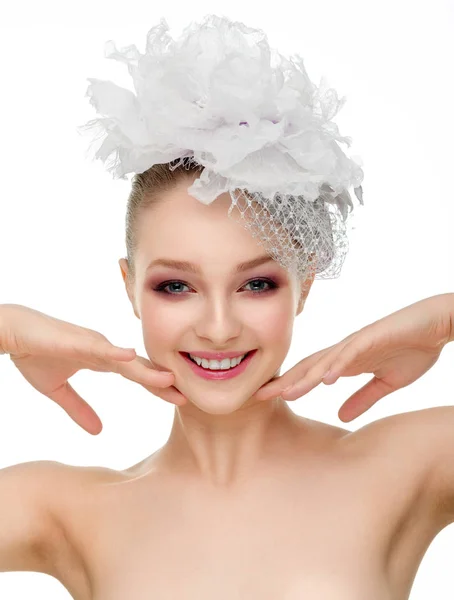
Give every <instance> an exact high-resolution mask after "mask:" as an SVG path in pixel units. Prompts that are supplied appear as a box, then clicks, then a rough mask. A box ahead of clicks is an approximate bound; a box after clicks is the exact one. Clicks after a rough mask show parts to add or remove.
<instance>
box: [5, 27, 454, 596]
mask: <svg viewBox="0 0 454 600" xmlns="http://www.w3.org/2000/svg"><path fill="white" fill-rule="evenodd" d="M231 25H232V24H230V23H227V22H226V21H225V20H222V19H217V18H213V19H211V20H208V21H207V22H206V23H205V24H204V26H203V27H202V28H201V29H200V30H197V31H196V32H195V35H192V34H191V32H190V31H188V32H187V33H188V36H187V38H186V39H185V40H184V43H179V44H173V43H171V42H170V41H169V40H168V39H167V38H166V35H165V31H164V29H165V28H164V25H162V26H159V27H158V28H156V29H155V30H154V31H152V32H150V33H149V35H148V37H147V55H146V56H145V57H141V56H140V53H138V51H137V49H136V48H135V47H134V46H129V47H128V48H126V49H125V50H124V52H123V53H121V52H118V51H117V50H116V49H115V48H114V49H113V50H112V48H110V50H111V55H112V56H113V57H115V58H118V57H120V58H121V59H122V60H124V61H125V62H126V63H128V66H129V70H130V73H131V74H132V75H133V76H134V77H135V89H136V91H137V97H136V96H134V94H132V92H130V91H126V90H122V89H121V88H119V87H118V86H115V85H113V84H111V83H110V82H100V81H94V80H93V82H92V85H91V87H90V93H91V99H92V101H93V103H94V104H95V105H97V107H98V108H99V112H100V113H101V114H102V118H101V119H99V120H98V121H99V123H100V124H102V126H104V127H105V128H106V131H107V138H106V140H105V141H104V143H103V145H102V146H101V148H100V150H99V151H98V155H99V157H101V158H103V159H106V158H107V157H108V156H109V155H110V154H111V153H112V152H113V153H115V154H116V159H115V160H116V162H115V164H114V171H116V174H117V175H119V176H122V175H124V174H125V173H128V172H132V171H135V172H136V175H135V177H134V181H133V189H132V192H131V196H130V199H129V205H128V216H127V249H128V255H127V258H126V259H124V258H122V259H121V260H120V269H121V275H122V278H123V281H124V283H125V289H126V292H127V294H128V297H129V300H130V302H131V308H132V310H133V311H134V314H135V315H136V317H137V318H138V319H140V322H141V326H142V331H143V339H144V342H145V348H146V353H147V356H148V358H144V357H140V356H136V355H135V352H134V351H132V350H125V349H120V348H116V347H114V346H112V345H111V344H110V342H109V341H108V340H107V339H106V337H105V336H103V335H102V334H101V333H99V332H97V331H94V330H91V329H87V328H84V327H80V326H77V325H74V324H71V323H67V322H64V321H61V320H58V319H53V318H52V317H50V316H48V315H45V314H43V313H39V312H38V311H34V310H33V309H29V308H27V307H24V306H20V305H14V304H12V305H3V306H0V348H1V350H2V352H3V353H6V354H8V355H10V357H11V359H12V360H13V362H14V364H15V366H16V367H17V368H18V369H19V370H20V372H21V373H22V374H23V375H24V377H25V378H26V379H27V380H28V381H29V382H30V384H31V385H32V386H34V387H35V388H36V389H37V390H38V391H39V392H41V393H42V394H44V395H45V396H47V397H48V398H50V399H51V400H53V401H54V402H57V403H58V404H59V405H60V406H62V407H63V408H64V410H66V411H67V413H68V414H69V415H70V416H71V417H72V418H73V419H74V421H75V422H76V423H78V424H79V425H80V426H81V427H83V428H84V429H85V430H86V431H88V432H90V433H92V434H97V433H99V432H100V430H101V427H102V425H101V422H100V420H99V418H98V416H97V415H96V414H95V413H94V411H93V410H92V409H91V407H90V406H89V405H88V404H87V403H86V402H84V400H83V399H82V398H81V397H80V396H79V395H78V394H77V392H76V391H75V390H74V389H73V388H72V387H71V385H70V384H69V382H68V379H69V378H70V377H71V376H72V375H74V373H76V372H77V371H78V370H80V369H87V368H88V369H93V370H98V371H114V372H117V373H119V374H121V375H123V376H124V377H126V378H128V379H130V380H133V381H136V382H138V383H139V384H140V385H142V386H144V387H145V388H147V389H149V390H150V391H151V392H153V394H155V395H157V396H159V397H160V398H162V399H164V400H165V401H168V402H171V403H174V404H175V416H174V422H173V426H172V429H171V431H170V434H169V437H168V440H167V441H166V443H165V444H164V445H163V446H162V447H161V448H160V449H159V450H158V451H157V452H155V453H154V454H152V455H151V456H149V457H146V458H144V460H142V461H141V462H140V463H138V464H136V465H132V466H131V467H129V468H127V469H124V470H122V471H114V470H112V469H107V468H102V467H91V468H83V467H74V466H70V465H65V464H62V463H57V462H53V461H36V462H30V463H25V464H18V465H14V466H11V467H8V468H5V469H3V470H1V471H0V570H2V571H13V570H15V571H18V570H24V571H38V572H43V573H47V574H50V575H52V576H54V577H55V578H57V579H58V580H59V581H61V582H62V584H63V585H64V586H65V587H66V588H67V589H68V591H69V592H70V593H71V594H72V596H73V597H74V598H75V599H76V600H124V599H125V598H131V599H133V600H151V599H159V600H167V599H168V600H170V599H175V598H179V599H180V598H184V599H185V600H189V599H194V600H213V599H216V600H234V599H238V600H239V599H241V600H246V599H247V600H259V599H260V600H277V599H279V600H300V599H301V598H307V599H309V598H310V599H315V598H317V600H322V599H323V600H324V599H329V600H344V599H345V600H347V599H348V600H356V599H358V600H364V599H365V598H367V599H368V600H404V599H405V598H408V595H409V592H410V589H411V585H412V581H413V579H414V577H415V574H416V571H417V568H418V565H419V564H420V561H421V559H422V557H423V555H424V553H425V551H426V549H427V548H428V546H429V544H430V543H431V541H432V540H433V539H434V537H435V536H436V535H437V533H438V532H439V531H440V530H441V529H442V528H443V527H445V526H446V525H447V524H449V523H451V522H452V521H453V515H454V467H453V464H454V461H453V460H452V456H453V453H454V442H453V439H454V438H453V435H452V430H453V426H454V407H437V408H431V409H427V410H421V411H416V412H413V413H409V414H400V415H396V416H392V417H388V418H385V419H381V420H379V421H376V422H374V423H371V424H369V425H367V426H366V427H363V428H360V429H359V430H357V431H355V432H351V431H349V430H348V429H344V428H340V427H333V426H330V425H326V424H325V423H322V422H317V421H313V420H310V419H306V418H304V417H301V416H298V415H296V414H295V413H293V411H291V410H290V408H289V406H288V404H287V402H286V400H289V399H296V398H297V397H299V396H301V395H302V394H303V393H305V392H307V391H309V390H310V389H312V388H313V387H315V386H316V385H318V384H319V383H321V382H322V381H323V377H324V376H326V378H325V379H324V381H325V382H326V383H332V382H334V381H335V380H336V378H337V377H339V376H350V375H357V374H359V373H362V372H370V373H374V379H373V380H372V381H371V382H370V383H369V384H367V385H366V386H365V387H364V388H363V389H362V390H360V391H359V392H357V393H356V394H354V395H353V396H352V397H351V398H350V399H349V400H348V401H347V402H346V403H345V404H344V406H343V407H342V408H341V411H340V416H341V418H342V419H343V420H344V421H348V420H350V419H351V418H354V416H357V415H359V414H361V413H362V412H364V411H365V410H367V408H368V407H369V406H371V405H372V404H373V403H374V402H376V401H377V400H379V399H380V398H382V397H383V396H385V395H386V394H389V393H391V392H392V391H393V390H396V389H398V388H399V387H403V386H405V385H409V384H410V383H411V382H413V381H415V380H416V379H417V378H418V377H420V376H421V375H422V374H423V373H424V372H426V371H427V370H428V369H429V368H430V367H431V366H432V365H433V364H434V363H435V362H436V360H437V359H438V357H439V355H440V353H441V351H442V349H443V347H444V346H445V345H446V344H447V343H448V342H449V341H452V339H453V326H452V322H453V319H452V315H453V313H454V302H453V294H442V295H439V296H434V297H432V298H429V299H427V300H424V301H422V302H418V303H416V304H414V305H412V306H410V307H407V308H405V309H402V310H401V311H398V312H397V313H394V314H393V315H390V316H389V317H386V318H384V319H382V320H380V321H377V322H376V323H374V324H372V325H370V326H368V327H365V328H364V329H361V330H359V331H357V332H355V333H354V334H352V335H351V336H348V338H346V339H345V340H342V341H341V342H340V343H339V344H336V345H334V346H332V347H330V348H326V349H324V350H322V351H320V352H317V353H316V354H314V355H312V356H309V357H307V358H305V359H304V360H302V361H301V362H300V363H298V364H297V365H296V366H295V367H294V368H293V369H291V370H290V371H289V372H288V373H285V374H284V375H283V376H282V377H281V376H280V375H279V373H280V368H281V365H282V363H283V361H284V359H285V357H286V354H287V351H288V349H289V346H290V343H291V338H292V332H293V325H294V320H295V318H296V317H297V316H298V315H299V314H300V313H301V312H302V310H303V309H304V304H305V301H306V299H307V296H308V293H309V292H310V288H311V285H312V282H313V278H314V275H315V272H313V271H311V269H309V268H308V269H306V267H310V266H311V265H315V266H317V269H318V272H320V273H324V272H325V269H326V268H328V267H329V266H330V265H332V264H333V265H335V264H336V260H335V258H336V256H337V250H341V249H342V248H343V247H344V244H343V239H342V235H341V233H342V227H341V222H340V220H339V221H336V220H335V214H334V211H331V212H329V213H328V212H327V211H328V210H330V208H331V207H334V206H335V205H336V207H337V209H338V213H339V214H342V216H344V214H345V211H346V210H347V208H348V205H349V199H350V198H349V196H348V195H347V194H346V191H345V190H346V188H348V187H349V184H353V185H354V186H356V187H355V190H356V192H357V197H358V198H360V199H361V195H360V193H359V192H360V185H359V184H360V183H361V179H362V172H361V170H360V169H358V168H357V165H355V164H354V163H353V162H351V161H349V160H348V159H347V158H346V157H345V156H344V155H343V154H342V153H341V152H340V150H339V148H338V146H337V144H336V142H337V141H345V140H346V139H347V138H341V137H340V135H339V134H338V130H337V127H334V126H333V124H332V123H328V121H329V118H330V116H332V115H334V114H335V112H336V110H337V108H338V106H336V104H337V100H336V99H337V97H336V96H335V94H333V93H332V90H329V91H328V92H327V93H320V94H319V93H318V91H316V88H315V87H314V86H313V85H312V84H311V83H310V81H309V80H308V78H307V74H306V73H305V71H304V68H303V66H302V61H301V60H300V59H298V58H295V59H294V60H292V61H289V60H287V61H285V60H284V61H282V62H281V63H280V66H279V67H277V68H275V67H271V66H270V56H271V53H270V52H269V49H268V48H267V45H266V42H265V40H264V37H263V35H262V34H261V33H260V32H254V31H252V30H250V29H247V28H244V27H243V26H242V25H241V24H238V23H235V24H233V25H232V27H231ZM248 35H250V37H251V38H252V43H247V42H250V41H251V40H247V39H246V37H247V36H248ZM287 78H288V80H287ZM190 155H194V156H195V159H198V160H199V161H200V162H201V164H203V166H204V168H205V169H206V170H205V171H204V172H203V173H202V175H201V177H199V178H197V179H196V176H198V175H199V173H198V172H197V170H196V169H189V170H187V169H186V168H185V166H181V165H180V166H179V167H178V168H175V169H173V170H170V169H169V168H168V164H167V163H169V162H170V161H171V160H175V159H176V158H182V157H188V156H190ZM174 166H175V165H174ZM324 182H326V186H325V183H324ZM235 184H238V185H237V187H238V189H243V188H244V189H245V190H247V191H248V192H251V194H256V196H255V199H256V200H257V201H258V200H260V201H262V200H263V201H265V200H266V199H267V198H268V199H270V202H269V203H267V204H266V206H261V204H260V202H258V203H256V204H255V205H254V206H253V205H252V204H251V205H248V208H249V209H252V210H251V212H249V211H248V214H247V215H246V216H247V218H249V217H250V216H251V215H252V216H254V215H255V217H256V222H255V225H256V227H255V229H254V230H253V231H252V232H251V231H249V230H248V229H246V228H245V227H243V226H242V223H241V222H236V221H235V220H233V219H230V218H229V214H228V209H229V207H230V205H231V200H232V196H231V192H232V190H235V189H236V187H235ZM344 184H345V189H344ZM319 192H320V194H321V195H320V198H321V202H320V203H317V202H318V199H319V197H318V193H319ZM322 192H323V196H322ZM330 194H331V195H330ZM306 196H307V197H306ZM306 201H307V204H306ZM310 201H312V204H313V206H312V208H311V205H310V204H309V202H310ZM325 205H326V206H325ZM281 209H285V210H281ZM254 210H255V213H254ZM302 211H305V212H303V214H302ZM276 215H278V216H280V217H279V219H278V226H277V227H275V228H274V223H273V219H274V217H276ZM295 221H296V223H295ZM270 224H272V225H273V228H271V230H270V229H269V227H268V226H269V225H270ZM293 226H295V227H293ZM299 226H302V229H299ZM258 231H259V232H260V233H261V236H259V238H257V237H256V236H254V235H253V234H251V233H257V232H258ZM286 232H287V233H289V232H290V235H286ZM311 236H312V237H311ZM265 239H267V240H268V242H270V243H271V246H274V244H275V243H277V241H278V239H280V240H281V241H282V240H283V244H282V245H281V246H279V249H278V251H277V253H274V252H271V251H269V252H268V251H266V252H264V248H263V246H262V245H261V244H260V241H265ZM336 244H337V248H336V247H335V246H336ZM271 249H273V250H274V249H275V248H270V247H269V244H268V250H271ZM287 251H289V252H290V251H291V257H292V260H291V261H290V263H292V264H293V262H294V260H293V259H296V261H297V262H298V263H300V262H301V265H300V266H302V267H304V268H301V269H299V270H298V271H295V270H293V269H287V268H286V267H285V264H283V261H282V260H280V259H283V258H286V256H287ZM277 258H279V260H277ZM284 262H285V261H284ZM211 358H217V359H221V362H215V361H214V362H211V361H210V360H209V359H211ZM230 359H233V361H230ZM328 371H331V375H326V373H327V372H328ZM291 384H294V385H295V388H294V390H293V391H290V392H289V393H285V392H284V389H285V388H286V387H288V386H289V385H291Z"/></svg>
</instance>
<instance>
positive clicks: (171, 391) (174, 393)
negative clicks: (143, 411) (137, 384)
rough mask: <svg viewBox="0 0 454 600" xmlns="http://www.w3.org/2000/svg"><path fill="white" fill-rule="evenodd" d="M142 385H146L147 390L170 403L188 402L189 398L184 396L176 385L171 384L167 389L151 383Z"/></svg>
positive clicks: (180, 403)
mask: <svg viewBox="0 0 454 600" xmlns="http://www.w3.org/2000/svg"><path fill="white" fill-rule="evenodd" d="M142 387H144V388H145V389H146V390H147V391H149V392H151V393H152V394H153V395H154V396H157V397H158V398H162V400H165V401H166V402H169V403H170V404H175V405H177V406H183V405H184V404H186V403H187V402H188V399H187V398H186V397H185V396H183V394H182V393H181V392H180V391H179V390H178V389H177V388H176V387H175V386H171V387H168V388H165V389H162V388H155V387H152V386H149V385H143V386H142Z"/></svg>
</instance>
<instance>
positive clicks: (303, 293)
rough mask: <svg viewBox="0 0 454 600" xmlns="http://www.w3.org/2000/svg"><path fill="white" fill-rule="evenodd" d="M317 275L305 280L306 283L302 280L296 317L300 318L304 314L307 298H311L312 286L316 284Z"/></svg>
mask: <svg viewBox="0 0 454 600" xmlns="http://www.w3.org/2000/svg"><path fill="white" fill-rule="evenodd" d="M314 277H315V273H314V274H313V275H311V276H310V277H308V278H307V279H305V280H304V281H302V280H300V281H299V285H300V295H299V299H298V307H297V309H296V315H295V316H298V315H299V314H300V313H302V312H303V308H304V305H305V304H306V300H307V297H308V296H309V292H310V291H311V287H312V284H313V283H314Z"/></svg>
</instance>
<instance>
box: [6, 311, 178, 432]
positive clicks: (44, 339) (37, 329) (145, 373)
mask: <svg viewBox="0 0 454 600" xmlns="http://www.w3.org/2000/svg"><path fill="white" fill-rule="evenodd" d="M0 317H1V318H0V320H1V331H0V351H3V352H4V353H6V354H9V355H10V358H11V360H12V361H13V362H14V364H15V366H16V367H17V368H18V369H19V371H20V372H21V374H22V375H23V376H24V377H25V379H26V380H27V381H28V382H29V383H30V384H31V385H32V386H33V387H34V388H35V389H36V390H38V392H41V394H43V395H44V396H47V397H48V398H50V399H51V400H53V401H54V402H56V403H57V404H59V405H60V406H61V407H62V408H63V409H64V410H65V411H66V412H67V414H68V415H69V416H70V417H71V418H72V419H73V421H75V422H76V423H77V424H78V425H80V427H82V429H85V430H86V431H87V432H88V433H91V434H93V435H96V434H98V433H100V432H101V430H102V423H101V420H100V419H99V417H98V415H97V414H96V412H95V411H94V410H93V409H92V408H91V406H90V405H89V404H87V402H85V400H83V398H81V397H80V396H79V394H78V393H77V392H76V391H75V390H74V388H73V387H72V386H71V385H70V384H69V383H68V379H69V378H70V377H72V375H74V374H75V373H77V371H80V370H81V369H91V370H92V371H103V372H114V373H118V374H120V375H122V376H123V377H126V379H130V380H131V381H135V382H137V383H139V384H141V385H142V386H143V387H145V388H146V389H147V390H149V391H151V392H152V393H156V394H159V397H161V398H163V399H164V400H166V401H168V402H171V403H173V404H177V405H181V404H184V403H185V402H186V399H185V398H184V396H183V395H182V394H180V393H179V391H178V390H177V389H176V388H174V387H173V386H172V384H173V383H174V378H175V376H174V374H173V373H169V372H163V371H159V370H157V369H154V368H153V365H152V363H151V362H149V361H147V360H145V359H142V358H141V357H139V356H137V355H136V353H135V350H134V349H132V348H131V349H125V348H120V347H118V346H114V345H113V344H111V343H110V342H109V340H108V339H107V338H106V337H105V336H104V335H102V334H101V333H99V332H97V331H94V330H93V329H87V328H86V327H80V326H78V325H74V324H72V323H68V322H67V321H62V320H60V319H56V318H54V317H51V316H49V315H46V314H44V313H42V312H39V311H37V310H34V309H32V308H28V307H27V306H22V305H20V304H2V305H0ZM148 365H151V367H152V368H150V367H149V366H148ZM158 388H159V389H158ZM163 388H169V389H163Z"/></svg>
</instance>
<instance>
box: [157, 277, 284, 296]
mask: <svg viewBox="0 0 454 600" xmlns="http://www.w3.org/2000/svg"><path fill="white" fill-rule="evenodd" d="M256 281H260V282H261V283H267V284H268V286H269V287H268V289H266V290H258V291H254V290H252V293H253V294H264V293H266V292H269V291H270V290H273V289H275V288H277V287H278V286H277V283H276V282H275V281H273V280H272V279H266V278H258V279H251V280H250V281H248V282H247V283H245V284H244V286H246V285H249V284H250V283H255V282H256ZM175 283H179V284H181V285H184V286H186V287H189V286H188V284H187V283H184V281H180V280H177V279H175V280H173V281H164V282H163V283H160V284H159V285H158V286H156V287H155V288H153V290H154V291H155V292H162V293H163V294H168V295H169V296H181V294H180V293H178V292H177V293H175V292H167V291H166V289H165V288H167V287H169V286H170V285H174V284H175ZM244 286H243V287H244Z"/></svg>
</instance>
